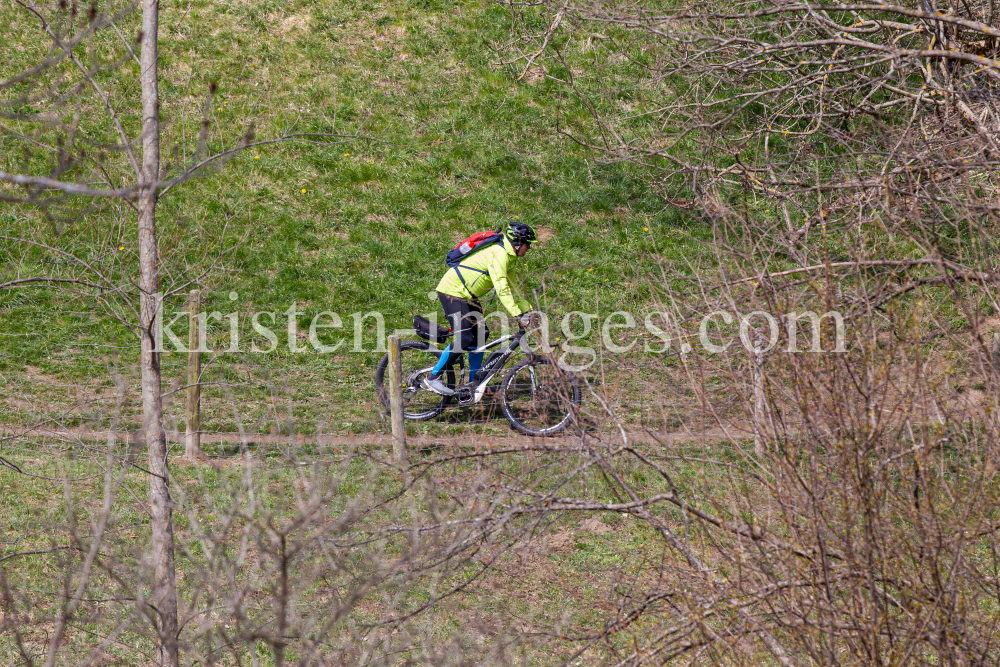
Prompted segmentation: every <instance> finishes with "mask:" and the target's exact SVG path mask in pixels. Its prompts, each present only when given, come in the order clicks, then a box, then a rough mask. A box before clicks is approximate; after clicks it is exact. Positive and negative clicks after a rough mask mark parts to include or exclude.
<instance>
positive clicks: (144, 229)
mask: <svg viewBox="0 0 1000 667" xmlns="http://www.w3.org/2000/svg"><path fill="white" fill-rule="evenodd" d="M158 23H159V0H143V2H142V51H141V54H140V58H139V63H140V70H141V71H140V74H139V76H140V82H141V84H142V170H141V174H140V176H139V199H138V202H137V204H138V209H139V290H140V296H139V300H140V302H139V306H140V329H141V331H140V340H141V342H142V359H141V363H140V366H141V374H142V415H143V424H144V428H145V435H146V446H147V448H148V451H149V470H150V472H151V473H152V474H151V475H150V478H149V505H150V511H151V513H152V517H151V519H152V558H153V576H154V578H155V581H154V583H153V600H154V602H155V604H156V612H157V617H158V620H159V623H158V627H157V633H158V635H159V642H160V649H159V654H160V656H159V657H160V665H162V666H163V667H178V666H179V657H178V650H177V583H176V578H175V574H174V531H173V519H172V512H173V510H172V507H171V504H172V503H171V500H170V477H169V471H168V470H167V434H166V431H165V430H164V428H163V402H162V397H161V395H160V360H159V355H158V353H157V352H156V351H155V349H156V348H155V342H156V341H155V326H156V322H155V318H156V311H157V301H158V299H159V295H158V291H159V289H158V282H159V275H158V271H159V269H158V257H157V241H156V196H157V181H158V180H159V177H160V118H159V107H160V102H159V90H158V83H157V31H158Z"/></svg>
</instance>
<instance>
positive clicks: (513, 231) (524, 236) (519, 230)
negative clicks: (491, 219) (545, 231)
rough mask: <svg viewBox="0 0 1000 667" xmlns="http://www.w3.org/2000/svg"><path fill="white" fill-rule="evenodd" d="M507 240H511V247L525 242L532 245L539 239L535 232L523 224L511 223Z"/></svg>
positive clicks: (508, 227)
mask: <svg viewBox="0 0 1000 667" xmlns="http://www.w3.org/2000/svg"><path fill="white" fill-rule="evenodd" d="M507 238H508V239H510V244H511V245H513V246H519V245H521V244H522V243H525V242H528V243H530V242H531V241H534V240H535V239H536V238H538V237H536V236H535V230H534V229H532V228H531V227H529V226H528V225H526V224H524V223H523V222H511V223H509V224H508V225H507Z"/></svg>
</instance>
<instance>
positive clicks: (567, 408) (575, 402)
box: [500, 357, 580, 436]
mask: <svg viewBox="0 0 1000 667" xmlns="http://www.w3.org/2000/svg"><path fill="white" fill-rule="evenodd" d="M579 405H580V383H579V380H577V379H576V377H575V376H574V375H573V374H572V373H567V372H565V371H563V370H562V369H560V368H559V367H558V366H555V365H553V364H552V363H551V362H550V361H549V360H547V359H541V358H537V357H535V358H531V359H524V360H522V361H519V362H518V363H516V364H514V367H513V368H511V369H510V370H509V371H508V372H507V375H505V376H504V378H503V382H501V383H500V408H501V409H502V410H503V414H504V416H505V417H507V421H509V422H510V425H511V426H512V427H513V428H514V430H516V431H520V432H521V433H524V434H525V435H537V436H550V435H557V434H559V433H562V432H563V431H565V430H566V427H567V426H569V425H570V423H571V422H572V421H573V415H574V414H575V413H576V408H577V407H579Z"/></svg>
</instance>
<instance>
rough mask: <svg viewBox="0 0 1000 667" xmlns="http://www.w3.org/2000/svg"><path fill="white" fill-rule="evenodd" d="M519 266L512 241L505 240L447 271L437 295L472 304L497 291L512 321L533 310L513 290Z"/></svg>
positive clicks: (474, 254) (473, 253) (439, 284)
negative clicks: (515, 269)
mask: <svg viewBox="0 0 1000 667" xmlns="http://www.w3.org/2000/svg"><path fill="white" fill-rule="evenodd" d="M516 265H517V253H516V252H515V251H514V246H512V245H511V243H510V240H509V239H508V238H506V237H504V239H503V242H502V243H494V244H493V245H491V246H489V247H488V248H483V249H482V250H474V251H473V252H472V254H471V255H469V256H468V257H466V258H465V259H463V260H462V263H461V264H459V265H458V266H456V267H454V268H451V269H448V272H447V273H446V274H444V277H443V278H441V282H439V283H438V286H437V291H438V292H441V293H442V294H447V295H448V296H454V297H458V298H459V299H470V300H471V299H473V298H477V297H481V296H483V295H484V294H486V293H487V292H489V291H490V290H491V289H496V291H497V296H498V297H499V298H500V303H502V304H503V307H504V309H506V311H507V312H508V313H510V315H511V316H512V317H517V316H518V315H520V314H522V313H525V312H527V311H529V310H531V306H530V305H529V304H528V302H527V301H525V300H524V299H522V298H521V297H515V296H514V293H513V291H512V289H511V281H512V279H513V277H514V267H515V266H516Z"/></svg>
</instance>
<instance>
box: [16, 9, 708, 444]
mask: <svg viewBox="0 0 1000 667" xmlns="http://www.w3.org/2000/svg"><path fill="white" fill-rule="evenodd" d="M4 12H5V15H8V14H9V15H10V16H12V17H14V18H15V20H12V25H13V26H15V29H12V30H11V31H10V32H9V33H8V35H6V36H0V49H3V50H5V51H7V52H17V53H18V55H19V56H20V57H19V58H15V59H12V60H11V61H9V62H7V63H6V64H5V66H4V68H3V74H4V75H5V76H6V75H7V74H8V73H9V72H14V71H16V70H17V69H18V68H19V67H25V66H27V65H28V64H29V62H30V60H31V56H32V53H33V51H32V50H31V49H24V48H23V47H22V48H21V49H20V50H19V51H14V50H13V46H14V45H15V44H22V45H23V44H25V43H28V44H30V43H31V41H30V37H31V36H32V35H34V34H35V33H37V28H36V27H35V26H34V25H33V24H32V23H31V21H30V20H29V18H30V17H25V16H22V15H20V14H18V10H16V8H15V7H13V6H12V7H8V8H7V9H6V10H4ZM506 21H507V18H506V15H505V14H504V12H503V11H502V10H501V9H500V8H498V7H496V6H494V5H492V4H489V3H485V2H471V3H470V2H422V3H417V4H414V5H407V4H405V3H399V2H395V3H353V2H331V1H323V2H312V3H306V2H302V3H295V4H284V3H280V4H279V3H254V4H252V5H249V4H246V3H241V2H222V3H207V2H197V1H192V2H190V3H186V4H178V5H177V6H172V5H171V6H166V7H165V8H164V10H163V12H162V17H161V28H160V34H161V40H160V44H161V46H160V48H161V70H160V72H161V96H162V98H163V104H162V109H163V111H162V112H161V117H162V119H163V120H164V137H163V150H162V152H163V154H164V162H165V163H170V162H171V161H172V162H173V163H174V164H176V163H177V162H179V161H183V159H184V157H185V156H187V157H190V154H191V152H192V151H193V150H195V148H196V143H197V142H196V141H195V139H194V135H195V134H196V131H197V128H198V122H199V120H200V117H201V110H202V107H203V105H204V104H205V103H206V100H207V99H208V97H209V93H208V85H209V82H215V83H216V84H217V86H218V90H217V93H216V94H215V95H214V96H212V98H211V106H210V107H209V119H210V132H209V141H208V143H209V149H212V150H221V149H224V148H228V147H230V146H232V145H233V143H234V142H235V141H236V140H237V139H238V138H239V136H241V133H242V132H243V130H244V129H245V128H246V126H247V123H248V122H249V121H250V120H253V122H254V124H255V126H256V134H257V138H258V139H268V138H273V137H276V136H279V135H281V133H282V132H283V131H284V130H285V128H286V127H293V128H294V129H295V130H298V131H304V130H327V131H329V130H331V129H335V130H336V131H340V132H354V131H360V132H361V134H362V135H364V138H362V139H357V140H354V141H351V142H349V143H343V144H339V143H338V144H327V145H317V144H310V143H304V142H288V143H279V144H273V145H268V146H261V147H259V148H253V149H249V150H246V151H244V152H242V153H240V154H239V155H238V156H237V157H236V158H235V159H233V160H232V161H230V162H229V163H228V164H227V165H226V166H225V167H224V168H223V169H221V170H220V171H217V172H215V173H209V174H205V175H202V176H201V177H200V178H197V179H195V180H193V181H190V182H188V183H186V184H184V185H183V186H180V187H179V188H177V189H176V190H175V191H174V192H172V193H170V194H168V195H167V196H166V197H165V198H164V199H163V200H162V201H161V204H160V207H159V212H160V213H159V221H160V222H159V236H160V240H161V246H162V254H163V265H164V270H163V278H162V280H161V286H162V287H163V288H164V289H169V287H170V286H171V285H176V284H178V283H180V282H181V281H183V280H184V279H190V278H192V277H194V276H196V275H197V273H198V270H199V267H204V266H205V265H206V263H207V260H206V259H205V258H206V257H211V255H212V253H215V252H217V249H218V248H225V249H226V250H227V253H226V255H225V258H224V260H223V261H222V262H220V266H218V267H216V269H215V270H213V271H211V272H209V273H208V274H207V275H205V276H204V277H203V278H202V279H201V280H200V284H199V286H200V287H202V289H203V290H204V294H205V296H204V299H205V303H204V305H203V310H207V311H212V310H218V311H221V312H222V313H228V312H234V311H236V312H238V313H239V314H240V318H241V324H240V329H241V337H242V339H241V349H242V350H243V351H244V353H245V354H244V356H243V357H242V359H237V358H235V357H234V356H233V355H230V356H228V357H226V356H222V357H220V358H218V359H217V360H215V361H214V362H213V363H214V367H213V370H212V371H211V372H212V373H218V376H217V377H216V378H215V379H216V380H218V379H219V377H221V378H224V379H225V380H226V381H229V382H233V381H235V378H238V377H243V378H246V377H247V375H248V371H247V368H251V367H252V368H253V369H254V373H253V375H254V379H255V380H257V379H259V380H260V381H259V382H254V385H255V390H256V394H255V395H256V396H257V398H259V399H260V400H262V401H266V400H267V396H268V390H267V389H266V387H268V386H273V385H275V384H282V383H283V384H285V385H288V386H294V387H296V390H297V391H300V392H301V394H300V396H299V397H300V399H301V401H300V402H313V403H318V402H325V403H327V404H331V405H332V404H336V405H338V406H340V408H342V410H343V412H344V413H345V414H353V416H352V417H350V418H348V419H346V420H341V421H344V422H345V423H348V424H349V425H348V426H347V427H346V428H343V429H342V430H344V431H345V432H346V431H348V430H358V429H359V428H362V429H363V428H364V427H363V426H361V423H362V422H371V416H370V410H369V403H370V400H371V396H370V386H371V370H372V366H373V364H374V363H375V362H376V361H377V359H378V357H379V356H380V355H379V354H377V353H375V352H371V351H369V352H366V353H363V354H358V353H347V354H345V353H343V352H342V351H341V352H338V353H337V354H335V355H320V354H317V353H316V352H315V351H313V350H312V349H311V348H310V349H308V351H306V352H302V353H298V354H292V353H289V352H288V351H287V347H286V345H285V333H284V330H285V327H286V323H287V317H286V316H285V315H284V313H285V312H286V311H287V309H288V308H289V306H290V305H291V304H292V303H293V302H295V303H296V305H297V308H298V310H299V311H300V312H302V313H304V316H303V317H301V318H300V320H299V321H300V323H301V324H300V326H299V335H300V338H301V342H302V343H303V344H304V343H305V341H306V330H307V329H308V324H309V322H310V320H311V318H312V317H313V316H314V315H316V314H317V313H319V312H321V311H325V310H329V311H334V312H336V313H338V314H340V316H341V317H342V319H343V320H344V321H345V327H346V328H347V331H348V335H350V329H351V327H352V325H353V320H352V319H351V317H350V316H351V314H352V313H355V312H362V313H363V312H367V311H372V310H374V311H379V312H381V313H383V314H384V316H385V323H386V328H387V329H388V330H389V331H390V332H391V330H393V329H396V328H407V327H409V326H410V320H411V318H412V315H413V314H415V313H418V312H420V313H430V312H434V311H436V310H438V304H437V302H436V300H435V301H432V300H430V299H428V292H429V291H431V290H433V289H434V287H435V285H436V284H437V281H438V280H439V279H440V277H441V275H442V274H443V272H444V270H445V268H446V267H445V265H444V261H443V257H444V254H445V253H446V252H447V250H448V249H450V248H451V247H453V246H454V244H455V243H456V241H457V240H459V239H461V238H464V237H465V236H467V235H468V234H471V233H473V232H476V231H479V230H481V229H485V228H491V227H495V226H497V225H499V224H502V223H503V222H504V221H507V220H511V219H513V218H515V217H516V218H517V219H519V220H522V221H526V222H528V223H530V224H532V225H534V226H535V227H536V228H537V229H538V230H539V232H540V233H541V234H542V238H543V239H545V241H544V242H542V243H539V244H536V247H535V248H534V249H533V251H532V253H531V254H530V255H529V257H528V260H527V263H526V266H524V267H522V270H521V272H520V275H519V279H520V283H521V289H522V290H523V291H524V293H525V294H526V296H527V297H528V298H529V300H533V299H534V297H533V294H532V290H537V291H538V294H539V297H540V299H541V300H542V305H543V307H544V308H545V309H546V310H547V312H549V314H550V315H551V316H552V317H553V318H554V320H555V322H558V320H559V318H561V317H562V315H563V314H564V313H566V312H569V311H571V310H581V311H585V312H592V313H597V312H600V313H610V312H612V311H614V310H619V309H621V310H629V311H631V312H634V313H636V315H637V318H639V319H640V322H641V317H642V315H643V314H644V313H645V312H646V311H648V310H650V309H652V302H651V293H650V290H649V286H648V281H647V280H646V277H647V269H650V268H652V267H653V266H654V265H653V263H652V261H651V260H650V257H649V255H650V253H652V252H653V251H654V250H655V253H656V255H657V256H658V257H660V258H670V257H680V256H681V254H682V253H685V252H687V253H691V252H693V251H694V246H695V243H694V242H693V241H692V239H691V236H690V235H691V234H694V235H695V236H698V235H700V234H701V233H702V231H701V230H700V228H699V227H698V224H697V223H696V222H694V221H692V220H691V219H688V218H686V217H685V216H684V215H682V213H683V212H681V211H679V210H678V209H675V208H673V207H671V206H669V205H667V204H666V202H665V201H664V200H662V199H661V198H660V197H658V196H657V195H656V194H655V193H653V192H652V191H651V190H650V189H649V187H648V186H647V184H646V183H644V182H643V181H642V180H640V178H639V174H640V173H641V172H639V171H638V170H637V169H636V168H634V167H630V166H628V165H624V164H601V163H600V162H599V161H597V160H595V159H594V155H593V154H591V153H588V152H587V151H586V150H585V149H582V148H580V147H579V146H578V145H576V144H575V143H573V142H572V141H570V140H568V139H566V138H565V137H563V136H560V135H559V134H558V133H557V132H556V131H555V129H556V128H555V114H554V113H553V111H554V109H555V107H556V105H560V106H561V108H562V109H563V113H564V114H565V113H566V110H567V109H569V110H570V117H571V118H575V119H576V120H577V121H578V122H579V123H584V124H585V123H587V122H588V120H587V118H588V115H587V113H586V111H585V109H583V108H582V106H581V105H579V103H578V102H576V101H574V99H572V98H568V97H565V96H563V94H562V93H561V92H560V89H559V88H558V86H557V85H556V84H553V83H551V82H549V81H547V80H545V79H541V78H538V77H528V78H529V79H532V80H531V82H530V83H529V82H527V81H522V82H516V81H515V80H514V78H515V77H514V76H513V75H512V72H511V71H510V70H509V69H507V68H505V67H502V66H500V65H498V64H496V61H497V60H499V59H500V54H499V53H498V52H497V51H495V50H494V47H495V46H496V45H498V44H500V43H501V42H502V41H503V40H504V38H505V36H506V31H507V29H508V26H507V23H506ZM4 40H7V41H6V43H5V42H4ZM136 71H137V68H136V67H131V68H130V66H129V65H126V66H124V67H123V68H122V69H120V70H118V71H117V72H114V73H113V74H110V75H108V82H107V86H108V88H109V90H110V91H112V93H111V94H112V96H117V99H119V100H120V102H119V103H120V105H121V106H122V108H123V109H124V111H123V118H125V121H126V125H127V126H128V123H129V122H131V123H133V124H134V122H135V113H134V108H132V107H131V106H129V105H130V104H132V103H134V101H135V90H134V88H135V86H134V85H133V82H134V79H135V74H136ZM133 106H134V105H133ZM296 119H298V120H297V121H296ZM102 122H103V123H104V125H101V123H102ZM97 126H98V127H100V128H103V129H104V130H107V129H108V127H109V126H108V125H107V123H106V122H105V121H98V122H97ZM119 215H120V216H121V218H120V219H119V218H118V216H119ZM0 221H2V224H3V226H4V227H8V228H10V229H11V231H14V232H17V233H19V234H23V235H26V236H33V237H36V238H38V237H41V238H43V239H44V240H45V241H46V242H50V243H54V244H56V245H58V246H59V247H61V248H67V249H71V248H78V247H80V246H81V245H82V244H85V243H86V242H87V240H88V239H89V240H93V239H95V238H98V237H100V238H101V239H102V243H103V245H104V246H107V247H108V252H110V253H112V254H113V255H115V258H114V261H116V262H119V266H120V271H121V275H122V280H123V281H126V280H129V276H130V273H133V272H134V267H135V260H136V257H135V242H136V241H135V234H134V226H132V225H133V223H132V222H131V221H130V220H129V218H128V216H127V211H123V210H122V211H118V210H117V209H114V208H111V209H107V210H105V211H102V212H100V213H98V214H92V215H90V216H88V217H85V218H83V219H82V220H81V221H79V222H77V223H75V224H73V225H69V226H65V227H63V226H59V225H54V224H51V223H48V222H46V221H44V220H43V219H42V218H41V217H40V216H39V215H38V214H37V213H35V212H33V211H32V210H31V209H27V208H22V207H18V206H14V205H3V206H0ZM111 230H114V231H115V233H116V234H117V236H116V238H120V239H121V240H120V241H117V242H114V243H112V244H111V245H110V246H108V244H107V242H106V241H105V240H104V237H106V236H108V235H109V234H110V233H111ZM119 244H120V245H119ZM4 259H5V266H6V269H5V271H7V272H8V273H10V272H12V271H15V270H16V269H15V267H14V264H15V263H18V264H20V265H21V270H22V271H28V272H30V271H37V272H44V271H46V270H47V266H46V265H45V264H44V261H45V259H44V258H43V257H42V255H41V254H40V253H37V254H31V253H28V254H27V256H25V257H22V256H17V257H15V256H14V255H13V253H12V254H10V255H6V256H5V257H4ZM231 292H235V293H236V294H237V295H238V296H237V298H236V299H235V300H230V293H231ZM183 304H184V300H183V295H177V296H175V297H174V298H173V299H172V300H170V301H168V302H167V304H166V309H167V310H168V311H169V310H171V309H173V310H176V311H180V310H182V309H183ZM493 307H496V304H495V303H494V304H493ZM263 311H271V312H274V313H275V314H276V318H275V322H274V324H273V325H272V326H271V328H272V329H273V330H274V331H275V332H276V333H277V334H278V335H279V337H280V342H281V345H280V346H279V349H278V350H277V351H276V352H274V353H272V354H267V355H264V354H249V348H250V345H251V343H255V344H257V345H259V346H261V347H264V348H266V347H267V345H268V343H267V341H266V340H265V339H264V338H263V337H261V336H259V335H255V334H254V332H253V330H252V328H251V323H250V316H251V314H252V313H255V312H263ZM0 322H2V325H0V333H2V335H0V377H2V378H3V383H4V385H5V386H4V387H2V388H0V391H3V392H4V393H5V394H6V395H7V396H8V397H15V398H17V399H19V400H21V399H23V397H24V395H25V394H28V395H31V396H39V401H38V403H37V404H36V407H39V406H50V407H51V406H54V405H57V404H58V405H62V404H64V403H65V401H60V400H59V397H60V396H62V395H65V394H66V393H67V392H66V391H62V390H60V389H59V388H58V385H62V384H66V385H73V386H74V387H75V386H80V385H88V387H89V388H93V387H98V386H101V385H102V384H103V385H105V386H110V382H109V380H108V374H109V373H108V367H109V365H119V366H124V367H128V366H129V364H130V363H131V362H132V361H133V360H134V359H135V347H136V343H135V337H134V335H132V334H131V333H130V332H128V331H127V330H126V329H125V328H124V327H123V326H121V325H120V324H118V323H117V322H115V321H114V320H112V319H110V318H108V317H107V316H106V312H105V311H104V310H102V308H101V307H100V306H99V305H98V304H96V303H93V302H81V301H80V300H78V299H76V298H75V297H74V296H73V295H72V294H66V293H65V292H60V291H58V290H50V289H45V288H34V287H30V288H25V289H21V290H8V291H3V292H2V293H0ZM263 322H264V323H265V324H268V323H269V320H268V319H267V317H266V316H265V317H264V319H263ZM372 324H373V322H372V321H371V320H368V321H367V325H369V326H368V327H367V329H368V330H369V333H367V334H366V336H369V338H368V341H369V342H370V345H369V347H370V346H371V345H373V342H374V329H373V328H372V326H371V325H372ZM174 329H175V330H176V332H177V333H178V335H179V336H181V338H184V336H185V332H186V325H185V324H184V323H183V319H182V320H181V321H180V324H178V325H177V326H175V327H174ZM331 334H338V332H332V331H331V332H324V333H323V335H322V336H321V340H322V341H323V342H328V341H329V342H332V341H334V340H336V338H337V336H334V335H331ZM338 335H339V334H338ZM553 336H556V337H558V336H559V334H558V333H555V334H553ZM210 340H212V344H213V347H214V348H215V349H217V350H218V349H224V348H225V347H226V346H227V345H228V323H227V322H226V321H225V320H223V321H222V322H221V323H218V324H216V323H213V324H212V329H211V331H210ZM348 346H349V342H348V344H347V345H346V346H345V347H348ZM640 347H641V346H640ZM184 361H185V360H184V358H183V355H180V354H167V355H165V357H164V359H163V363H164V366H165V374H164V382H165V383H167V382H174V383H175V384H176V383H177V382H179V381H180V378H181V376H182V374H183V363H184ZM26 367H30V372H29V373H25V372H24V371H25V368H26ZM165 388H167V387H165ZM88 390H89V389H88ZM211 391H212V390H211V389H209V390H208V392H209V394H210V393H211ZM5 403H6V405H5V406H4V408H3V410H5V411H6V413H5V419H6V420H7V421H11V420H23V419H26V418H27V414H28V413H31V409H30V408H29V409H25V407H24V406H23V405H21V406H20V407H18V406H17V405H16V403H17V401H16V400H8V401H6V402H5ZM50 412H51V410H50ZM358 415H364V416H363V417H361V416H358ZM303 418H305V419H306V421H309V422H310V423H311V426H310V425H307V426H305V428H307V429H309V430H311V429H313V428H315V422H316V420H317V419H319V417H318V416H317V415H316V414H313V413H308V411H307V413H304V414H303ZM326 418H327V421H331V422H332V421H336V415H334V414H333V413H332V412H331V413H330V414H328V415H327V416H326ZM352 420H353V421H352ZM273 421H274V419H273V417H272V418H271V419H270V421H269V422H268V423H271V424H272V425H273ZM214 427H215V428H223V429H224V430H234V428H235V425H234V424H232V423H231V420H229V422H227V423H226V424H225V425H223V424H221V423H219V424H216V425H215V426H214Z"/></svg>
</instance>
